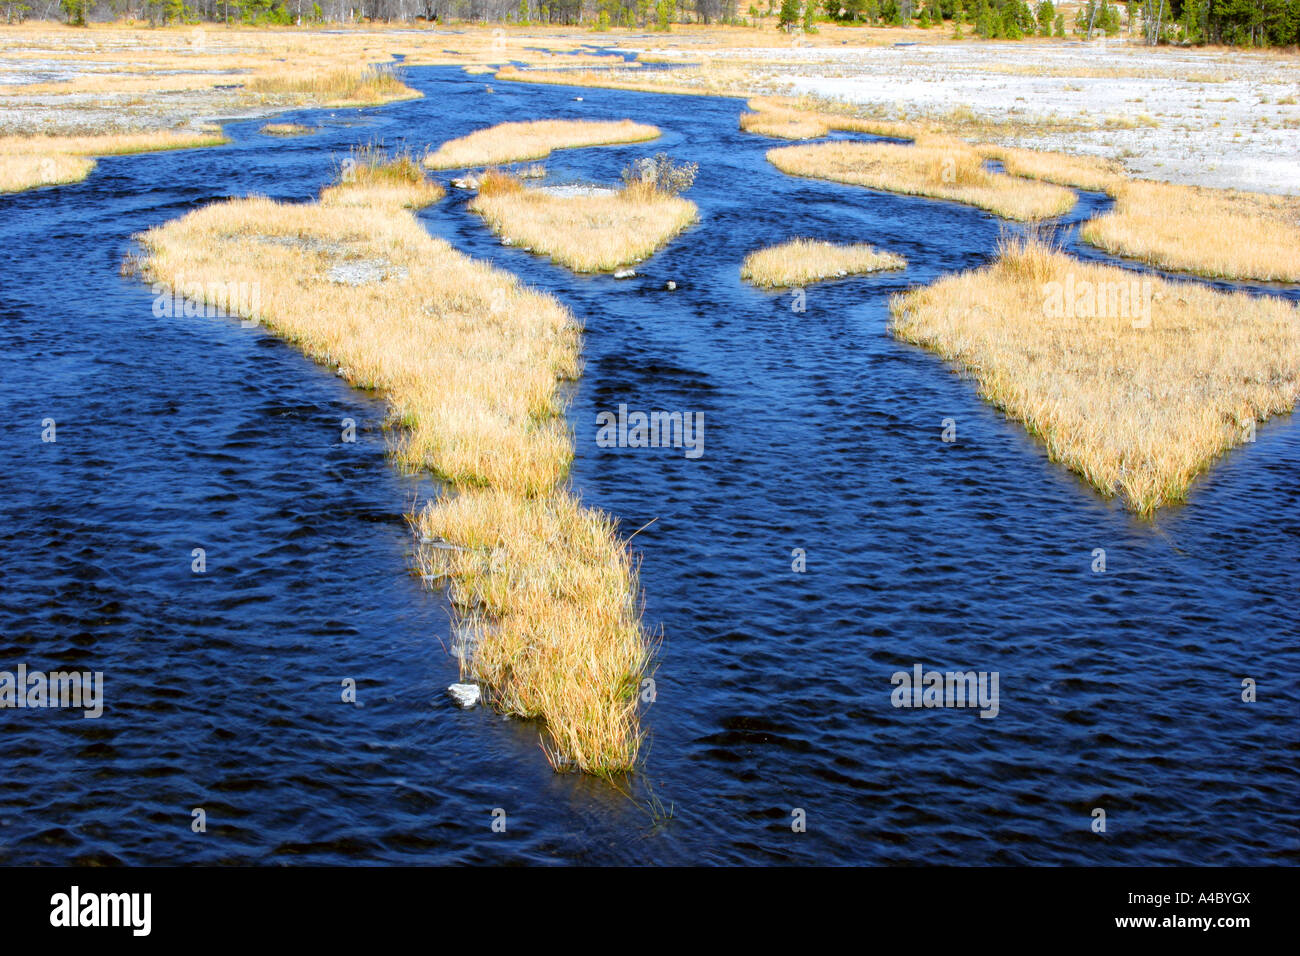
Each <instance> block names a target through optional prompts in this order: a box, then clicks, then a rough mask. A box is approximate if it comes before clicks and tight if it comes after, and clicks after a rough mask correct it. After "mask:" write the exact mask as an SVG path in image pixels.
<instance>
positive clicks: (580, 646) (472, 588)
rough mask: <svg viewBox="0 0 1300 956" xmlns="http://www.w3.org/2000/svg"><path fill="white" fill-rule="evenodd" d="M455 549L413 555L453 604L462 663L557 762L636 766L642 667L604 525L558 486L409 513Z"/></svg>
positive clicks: (469, 497)
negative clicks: (443, 580) (534, 725)
mask: <svg viewBox="0 0 1300 956" xmlns="http://www.w3.org/2000/svg"><path fill="white" fill-rule="evenodd" d="M417 526H418V528H419V530H420V532H421V534H422V535H424V536H426V537H428V538H433V539H437V540H441V541H446V542H448V543H450V544H452V545H455V547H452V548H439V549H430V550H427V551H426V552H425V553H424V562H423V569H424V571H425V572H426V574H431V575H434V576H442V575H446V576H447V577H449V578H450V580H451V581H452V582H453V584H452V597H453V600H454V601H455V602H456V604H457V606H458V607H460V608H462V609H463V614H464V617H463V618H462V620H461V626H460V628H459V630H460V633H461V635H462V640H463V641H465V642H466V644H468V646H467V647H458V648H457V650H458V652H460V653H461V654H462V660H463V661H464V664H463V667H464V668H465V669H466V670H467V671H468V672H469V673H471V674H472V675H473V676H474V677H475V678H477V679H478V680H480V681H482V682H483V683H484V684H485V685H486V686H487V687H488V688H490V689H491V700H492V702H493V704H494V705H495V706H496V707H497V708H499V709H500V710H502V711H503V712H505V713H508V714H514V715H517V716H520V717H540V718H543V719H544V720H545V721H546V729H547V732H548V734H549V737H550V743H549V746H548V748H547V750H548V753H549V754H550V756H551V761H552V763H553V764H555V765H556V766H557V768H564V767H568V766H573V767H577V768H580V769H583V770H586V771H588V772H591V773H598V774H602V775H608V774H611V773H614V772H618V771H623V770H627V769H630V768H632V767H633V766H635V764H636V758H637V752H638V749H639V747H640V744H641V737H642V733H641V730H640V726H639V720H638V714H637V694H638V693H639V692H640V682H641V679H642V677H643V676H644V675H645V673H646V670H647V667H648V663H649V653H650V651H649V646H648V642H647V638H646V634H645V632H644V630H643V628H642V626H641V622H640V616H641V615H640V607H639V605H638V603H637V601H636V599H635V598H634V595H635V594H637V593H638V585H637V576H636V571H635V568H634V567H633V566H632V562H631V560H630V558H629V555H628V552H627V549H626V547H625V546H624V545H623V544H622V542H620V541H619V538H618V534H617V529H616V527H615V525H614V522H613V521H612V520H611V519H610V518H609V517H607V516H606V515H604V514H602V513H600V512H598V511H592V510H590V509H587V508H583V507H582V506H581V505H580V504H579V502H578V501H577V499H575V498H574V497H573V496H572V495H570V494H567V493H557V494H555V495H552V496H548V497H543V498H523V497H519V496H516V495H510V494H507V493H504V492H500V491H496V490H476V491H472V492H462V493H461V494H459V495H456V496H454V497H447V496H444V497H443V498H440V499H439V500H438V501H436V502H434V503H432V504H431V505H429V506H428V507H427V508H425V510H424V511H423V513H421V515H420V517H419V520H418V525H417Z"/></svg>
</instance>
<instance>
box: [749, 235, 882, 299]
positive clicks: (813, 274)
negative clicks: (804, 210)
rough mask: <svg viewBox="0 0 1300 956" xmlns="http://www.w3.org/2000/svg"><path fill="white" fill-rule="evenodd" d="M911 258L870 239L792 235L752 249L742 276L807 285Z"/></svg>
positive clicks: (774, 284)
mask: <svg viewBox="0 0 1300 956" xmlns="http://www.w3.org/2000/svg"><path fill="white" fill-rule="evenodd" d="M906 267H907V260H906V259H904V258H903V257H902V256H900V255H896V254H895V253H892V252H882V251H881V250H879V249H876V248H874V247H872V246H870V245H867V244H866V243H854V244H851V245H836V244H835V243H831V242H821V241H818V240H814V239H792V240H790V241H789V242H783V243H781V244H780V245H778V246H769V247H768V248H766V249H759V250H757V251H755V252H751V253H750V254H749V255H747V256H746V257H745V261H744V263H742V264H741V267H740V277H741V278H742V279H745V280H746V281H748V282H751V283H753V284H754V285H756V286H758V287H759V288H779V287H786V288H788V287H793V286H803V285H807V284H808V283H810V282H817V281H820V280H822V279H835V278H839V277H841V276H850V275H864V274H866V273H868V272H879V271H881V270H884V269H903V268H906Z"/></svg>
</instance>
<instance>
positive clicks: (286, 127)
mask: <svg viewBox="0 0 1300 956" xmlns="http://www.w3.org/2000/svg"><path fill="white" fill-rule="evenodd" d="M316 131H317V130H316V127H315V126H304V125H303V124H302V123H267V124H266V125H265V126H263V127H262V128H261V129H259V130H258V132H259V133H261V134H263V135H264V136H310V135H312V134H313V133H315V132H316Z"/></svg>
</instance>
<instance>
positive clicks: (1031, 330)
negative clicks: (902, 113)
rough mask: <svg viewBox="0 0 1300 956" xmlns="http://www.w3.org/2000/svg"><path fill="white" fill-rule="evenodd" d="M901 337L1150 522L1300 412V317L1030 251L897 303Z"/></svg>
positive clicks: (1011, 252)
mask: <svg viewBox="0 0 1300 956" xmlns="http://www.w3.org/2000/svg"><path fill="white" fill-rule="evenodd" d="M892 310H893V316H894V317H893V329H894V333H895V335H897V336H898V337H899V338H900V339H903V340H904V341H907V342H912V343H915V344H917V345H921V346H924V347H925V348H928V349H931V350H933V351H935V352H936V353H938V354H939V355H940V356H941V357H942V358H943V359H945V360H946V361H948V362H951V363H953V364H954V365H956V366H958V367H959V368H960V369H962V370H963V371H966V372H968V373H970V374H971V375H972V376H973V377H974V378H975V380H976V382H977V383H978V384H979V389H980V394H981V395H982V396H983V397H984V398H986V399H987V400H989V401H990V402H992V403H994V404H995V405H997V406H998V407H1000V408H1002V409H1003V410H1005V411H1006V413H1007V414H1008V415H1009V416H1010V417H1012V418H1014V419H1016V420H1018V421H1020V422H1021V423H1023V424H1024V425H1025V427H1026V428H1027V429H1028V430H1029V431H1030V432H1031V433H1032V434H1035V435H1038V436H1039V437H1041V438H1042V439H1043V441H1044V442H1045V443H1046V446H1047V452H1048V455H1049V456H1050V457H1051V459H1052V460H1053V461H1059V462H1061V463H1063V464H1065V465H1066V466H1067V467H1068V468H1070V469H1072V470H1073V471H1075V472H1077V473H1079V474H1080V475H1082V476H1083V477H1084V478H1085V479H1086V480H1087V481H1088V482H1089V483H1091V484H1092V485H1094V486H1095V487H1096V488H1097V489H1099V490H1100V491H1101V492H1102V493H1104V494H1107V495H1110V494H1119V495H1122V496H1123V498H1124V499H1125V501H1126V503H1127V504H1128V506H1129V507H1131V508H1132V509H1133V510H1135V511H1137V512H1139V513H1141V514H1150V513H1151V512H1152V511H1154V510H1155V509H1156V508H1159V507H1161V506H1163V505H1167V504H1170V503H1173V502H1179V501H1182V500H1184V499H1185V497H1186V494H1187V488H1188V485H1189V484H1190V483H1191V481H1192V480H1193V478H1194V477H1195V476H1196V475H1197V474H1198V473H1200V472H1201V471H1202V470H1204V469H1205V468H1206V467H1207V466H1208V465H1209V463H1210V462H1211V461H1212V460H1213V459H1214V458H1216V457H1217V456H1218V455H1220V454H1222V453H1223V452H1224V451H1226V450H1227V449H1229V448H1231V447H1232V446H1234V445H1236V444H1239V443H1240V442H1242V441H1243V440H1248V438H1249V437H1250V436H1251V435H1252V434H1253V428H1254V423H1255V422H1256V421H1262V420H1264V419H1267V418H1269V417H1270V416H1272V415H1278V414H1284V413H1286V412H1288V411H1290V410H1291V409H1292V408H1293V407H1294V405H1295V402H1296V399H1297V397H1298V396H1300V314H1298V313H1297V308H1296V306H1294V305H1292V304H1290V303H1288V302H1286V301H1284V300H1282V299H1277V298H1271V297H1262V298H1255V297H1251V296H1247V295H1245V294H1241V293H1233V294H1228V293H1222V292H1216V291H1214V290H1212V289H1209V288H1206V287H1204V286H1200V285H1190V284H1185V283H1172V282H1166V281H1164V280H1160V279H1154V278H1150V277H1146V276H1139V275H1137V274H1135V273H1132V272H1129V271H1127V270H1124V269H1119V268H1117V267H1114V266H1099V265H1090V264H1085V263H1083V262H1080V261H1078V260H1076V259H1073V258H1071V257H1069V256H1067V255H1064V254H1063V253H1061V252H1059V251H1057V250H1055V249H1051V248H1049V247H1048V246H1046V245H1044V244H1042V243H1041V242H1037V241H1034V240H1029V241H1025V242H1017V243H1011V244H1008V245H1006V246H1004V247H1003V249H1002V250H1001V252H1000V256H999V258H998V259H997V260H996V261H995V262H993V263H992V264H991V265H989V266H987V267H985V268H982V269H978V270H975V271H971V272H965V273H961V274H959V275H954V276H949V277H947V278H944V279H941V280H940V281H939V282H937V283H935V284H934V285H932V286H928V287H926V288H921V289H917V290H914V291H912V292H909V293H907V294H905V295H902V296H898V297H895V299H894V301H893V303H892Z"/></svg>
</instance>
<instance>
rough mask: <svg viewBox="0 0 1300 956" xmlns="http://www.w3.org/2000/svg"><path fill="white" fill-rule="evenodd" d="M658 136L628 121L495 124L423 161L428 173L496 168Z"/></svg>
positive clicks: (544, 121) (558, 121)
mask: <svg viewBox="0 0 1300 956" xmlns="http://www.w3.org/2000/svg"><path fill="white" fill-rule="evenodd" d="M659 135H660V134H659V130H658V129H657V128H656V127H654V126H647V125H646V124H644V123H634V122H632V121H631V120H617V121H613V120H611V121H604V120H561V119H551V120H529V121H527V122H520V123H499V124H498V125H496V126H490V127H488V128H487V129H480V130H476V131H475V132H473V133H470V134H469V135H468V136H462V137H460V138H459V139H453V140H451V141H449V142H446V143H443V144H442V145H441V146H440V147H438V149H437V150H435V151H434V152H432V153H430V154H429V155H428V156H427V157H426V159H425V164H426V165H428V166H429V167H430V168H431V169H460V168H463V167H471V166H496V165H499V164H501V163H516V162H522V161H523V160H528V159H545V158H546V157H547V156H550V155H551V152H552V151H553V150H557V149H576V148H578V147H582V146H609V145H613V144H616V143H641V142H644V141H646V140H649V139H655V138H656V137H657V136H659Z"/></svg>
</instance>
